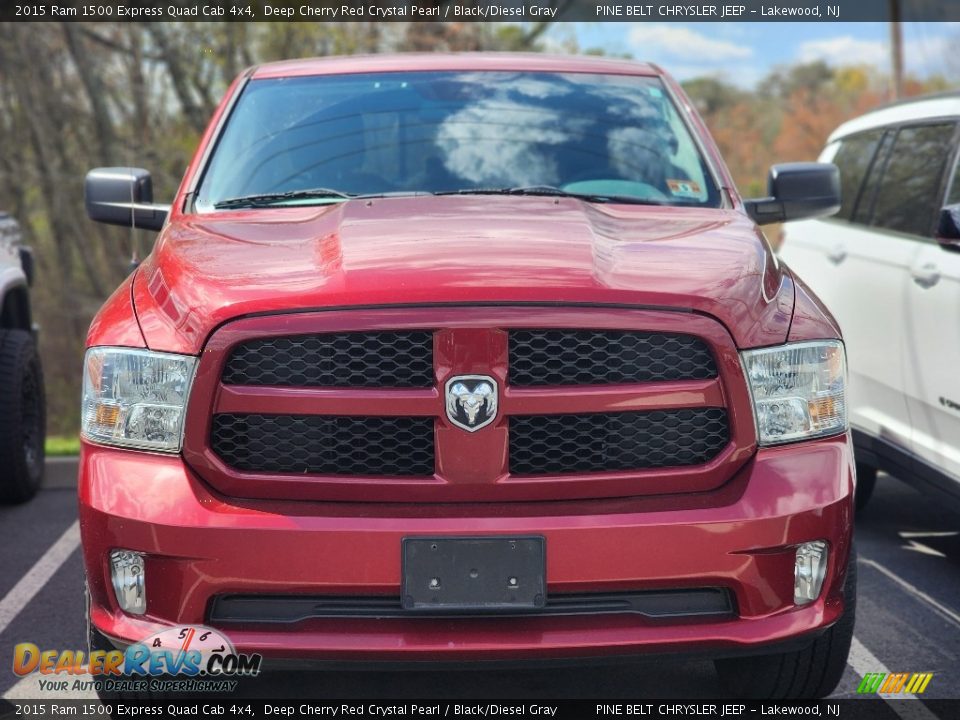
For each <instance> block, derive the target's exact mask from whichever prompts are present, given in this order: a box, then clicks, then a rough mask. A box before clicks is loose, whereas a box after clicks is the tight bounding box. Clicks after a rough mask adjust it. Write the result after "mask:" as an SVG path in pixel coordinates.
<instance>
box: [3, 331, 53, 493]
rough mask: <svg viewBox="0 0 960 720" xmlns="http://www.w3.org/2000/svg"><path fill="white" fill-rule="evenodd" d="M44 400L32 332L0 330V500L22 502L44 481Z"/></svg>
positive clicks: (41, 377)
mask: <svg viewBox="0 0 960 720" xmlns="http://www.w3.org/2000/svg"><path fill="white" fill-rule="evenodd" d="M45 439H46V401H45V397H44V392H43V370H42V369H41V367H40V357H39V356H38V355H37V346H36V344H35V343H34V341H33V336H32V335H31V334H30V333H28V332H26V331H24V330H0V468H3V474H2V480H0V502H2V503H22V502H26V501H27V500H29V499H30V498H32V497H33V496H34V495H36V494H37V490H39V489H40V483H41V482H42V481H43V463H44V449H43V447H44V441H45Z"/></svg>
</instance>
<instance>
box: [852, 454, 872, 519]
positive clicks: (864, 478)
mask: <svg viewBox="0 0 960 720" xmlns="http://www.w3.org/2000/svg"><path fill="white" fill-rule="evenodd" d="M876 484H877V469H876V468H875V467H871V466H869V465H864V464H863V463H857V492H856V494H855V495H854V498H855V501H856V505H857V512H860V511H861V510H863V509H864V508H865V507H866V506H867V503H868V502H870V496H871V495H873V488H874V486H876Z"/></svg>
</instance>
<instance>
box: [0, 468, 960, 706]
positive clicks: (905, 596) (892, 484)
mask: <svg viewBox="0 0 960 720" xmlns="http://www.w3.org/2000/svg"><path fill="white" fill-rule="evenodd" d="M75 475H76V464H75V461H73V460H71V459H57V460H52V461H50V463H49V464H48V473H47V482H46V485H45V488H44V489H43V490H42V491H41V492H40V494H39V495H38V496H37V497H36V498H35V499H34V500H33V501H32V502H30V503H28V504H25V505H21V506H17V507H0V548H2V550H0V696H2V697H3V698H5V699H8V700H12V699H44V698H45V699H65V698H66V697H70V696H68V695H64V694H62V693H58V694H57V695H56V696H55V697H54V696H52V695H51V694H50V693H49V692H43V691H41V690H40V689H39V686H38V684H37V680H38V678H37V675H33V676H28V677H27V678H24V679H20V678H18V677H17V676H16V675H14V674H13V672H12V671H11V669H10V668H11V660H12V652H13V647H14V645H15V644H16V643H20V642H32V643H35V644H37V645H38V646H40V647H41V648H44V649H54V648H56V649H78V648H84V647H85V646H86V640H85V631H84V620H83V591H82V587H83V569H82V565H81V558H80V550H79V544H78V543H79V534H78V532H77V525H76V518H77V512H76V504H77V502H76V485H75ZM958 530H960V516H958V515H955V514H951V513H950V512H948V511H946V510H944V509H943V508H941V507H940V506H938V505H937V504H936V503H935V502H934V501H932V500H930V499H928V498H926V497H924V496H922V495H920V494H918V493H917V492H915V491H914V490H912V489H911V488H909V487H908V486H907V485H905V484H903V483H901V482H898V481H896V480H894V479H893V478H889V477H886V476H881V478H880V480H879V481H878V484H877V490H876V493H875V495H874V498H873V500H872V501H871V503H870V505H869V506H868V507H867V509H866V510H865V511H864V512H863V513H862V514H861V515H860V516H859V517H858V520H857V532H856V535H857V545H858V548H859V576H860V587H859V598H858V615H857V622H856V629H855V634H854V645H853V651H852V652H851V656H850V660H849V663H848V666H847V669H846V672H845V675H844V678H843V680H842V681H841V683H840V686H839V688H838V689H837V692H836V694H835V695H834V697H838V698H853V697H858V696H857V693H856V690H857V686H858V685H859V683H860V679H861V677H862V676H863V675H864V674H866V673H873V672H931V673H933V679H932V680H931V682H930V684H929V686H928V687H927V690H926V692H925V693H924V695H923V699H940V698H960V534H958ZM251 683H253V684H251ZM244 696H246V697H257V698H277V699H287V698H290V699H292V698H301V697H302V698H322V697H339V698H345V697H361V698H369V699H404V698H409V699H419V698H490V699H514V698H517V699H519V698H543V699H546V698H558V699H559V698H600V699H616V698H634V699H636V698H676V699H702V698H719V697H723V694H722V690H721V688H720V685H719V683H718V681H717V678H716V675H715V673H714V670H713V665H712V664H711V663H710V662H708V661H702V660H689V659H687V660H684V659H671V658H659V659H656V660H652V659H651V660H649V661H644V662H642V663H638V664H636V665H628V666H612V667H593V668H564V669H551V670H523V671H515V670H511V671H456V672H454V671H443V672H439V671H431V672H425V671H404V672H391V673H387V672H327V673H322V674H321V673H307V672H290V673H283V674H277V675H272V674H271V675H269V676H268V677H267V678H266V679H263V678H258V679H256V680H255V681H247V684H246V685H244V684H241V686H240V687H239V688H238V695H237V697H238V698H239V697H244ZM72 697H76V698H78V699H79V698H82V697H87V698H92V697H93V695H92V693H81V692H77V693H74V694H73V695H72ZM902 707H909V712H906V714H905V711H903V710H902V709H899V708H902ZM888 709H889V710H890V712H889V715H890V717H897V716H898V715H899V716H901V717H904V718H906V717H908V716H909V717H911V718H917V719H918V720H926V718H930V717H934V716H935V715H934V714H933V713H932V712H930V711H929V710H928V709H927V706H926V705H924V704H922V703H921V702H920V701H917V702H912V703H909V704H906V705H904V704H900V705H896V704H894V705H890V706H889V708H888Z"/></svg>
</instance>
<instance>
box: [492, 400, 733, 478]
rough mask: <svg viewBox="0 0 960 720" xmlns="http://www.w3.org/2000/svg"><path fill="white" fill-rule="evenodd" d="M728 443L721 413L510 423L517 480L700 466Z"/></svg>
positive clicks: (558, 417) (641, 414) (512, 463)
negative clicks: (552, 475)
mask: <svg viewBox="0 0 960 720" xmlns="http://www.w3.org/2000/svg"><path fill="white" fill-rule="evenodd" d="M728 439H729V431H728V428H727V413H726V412H725V411H724V410H723V409H722V408H696V409H690V410H654V411H652V412H623V413H610V414H601V413H597V414H589V415H531V416H517V417H511V418H510V472H511V473H513V474H515V475H538V474H544V473H550V474H560V473H571V472H600V471H604V470H642V469H646V468H659V467H672V466H681V465H697V464H700V463H704V462H707V461H708V460H711V459H712V458H714V457H715V456H716V455H717V454H718V453H719V452H720V450H722V449H723V447H724V445H726V444H727V441H728Z"/></svg>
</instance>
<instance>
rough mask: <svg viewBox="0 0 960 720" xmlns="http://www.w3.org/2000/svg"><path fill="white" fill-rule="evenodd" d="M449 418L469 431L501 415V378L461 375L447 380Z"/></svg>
mask: <svg viewBox="0 0 960 720" xmlns="http://www.w3.org/2000/svg"><path fill="white" fill-rule="evenodd" d="M446 401H447V418H448V419H449V420H450V422H451V423H453V424H454V425H456V426H457V427H459V428H463V429H464V430H466V431H467V432H474V431H476V430H479V429H480V428H482V427H486V426H487V425H489V424H490V423H492V422H493V421H494V419H495V418H496V417H497V381H496V380H494V379H493V378H491V377H487V376H486V375H457V376H456V377H452V378H450V379H449V380H447V383H446Z"/></svg>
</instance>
